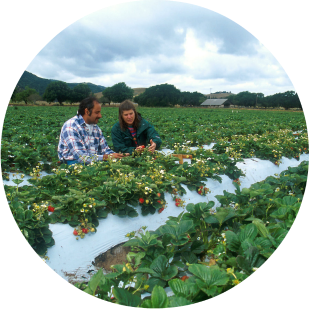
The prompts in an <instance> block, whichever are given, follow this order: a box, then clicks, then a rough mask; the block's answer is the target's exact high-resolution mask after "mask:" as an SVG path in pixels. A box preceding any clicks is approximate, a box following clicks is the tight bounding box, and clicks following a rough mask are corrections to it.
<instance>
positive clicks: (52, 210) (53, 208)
mask: <svg viewBox="0 0 309 309" xmlns="http://www.w3.org/2000/svg"><path fill="white" fill-rule="evenodd" d="M47 210H48V211H50V212H54V211H55V207H52V206H48V208H47Z"/></svg>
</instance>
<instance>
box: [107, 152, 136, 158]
mask: <svg viewBox="0 0 309 309" xmlns="http://www.w3.org/2000/svg"><path fill="white" fill-rule="evenodd" d="M129 155H130V154H129V153H125V154H122V153H117V152H113V153H111V154H108V155H104V156H103V160H107V159H108V158H109V157H110V158H115V159H121V158H123V157H127V156H129Z"/></svg>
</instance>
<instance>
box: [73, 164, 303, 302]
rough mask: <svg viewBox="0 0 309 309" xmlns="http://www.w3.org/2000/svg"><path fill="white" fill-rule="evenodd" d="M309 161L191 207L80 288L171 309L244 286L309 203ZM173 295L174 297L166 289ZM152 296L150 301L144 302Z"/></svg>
mask: <svg viewBox="0 0 309 309" xmlns="http://www.w3.org/2000/svg"><path fill="white" fill-rule="evenodd" d="M307 173H308V162H302V163H301V164H300V165H299V166H298V167H295V168H288V170H286V171H283V172H282V173H281V174H280V175H279V176H276V177H273V176H271V177H268V178H266V179H265V180H264V181H262V182H259V183H256V184H254V185H252V186H251V187H250V188H245V189H242V190H240V189H239V186H238V184H235V187H236V190H235V193H234V194H232V193H227V192H224V195H222V196H216V197H217V199H218V200H219V201H220V202H221V207H218V208H217V209H216V211H213V209H212V207H213V205H214V203H213V202H209V203H198V204H195V205H194V204H188V205H187V207H186V210H187V212H182V213H181V214H180V215H179V216H178V217H169V220H168V221H167V222H166V223H165V224H164V225H162V226H160V227H159V228H158V229H157V230H156V231H144V232H141V233H140V234H138V235H134V232H132V233H130V234H128V237H129V238H130V239H129V240H128V241H127V242H126V243H125V244H124V246H129V247H130V252H129V253H128V255H127V262H126V263H123V264H117V265H114V266H113V267H112V272H111V273H108V274H105V275H104V274H103V271H102V269H100V270H99V271H98V272H97V273H96V274H95V275H93V276H92V278H91V279H90V281H89V282H84V283H78V284H76V286H77V287H78V288H79V289H81V290H83V291H85V292H87V293H89V294H91V295H93V296H96V297H98V298H100V299H103V300H105V301H109V302H113V303H118V304H121V305H126V306H133V307H143V308H167V307H177V306H184V305H189V304H193V303H197V302H200V301H204V300H207V299H209V298H212V297H215V296H217V295H219V294H221V293H223V292H225V291H227V290H229V289H231V288H232V287H234V286H235V285H237V284H239V283H241V282H242V281H244V280H245V279H246V278H247V277H248V276H250V275H251V274H252V273H253V272H255V271H257V270H258V268H259V267H261V266H262V265H263V263H265V261H266V260H267V259H268V258H269V257H270V256H271V255H272V253H273V252H274V251H275V250H276V249H277V247H278V246H279V245H280V244H281V242H282V241H283V239H284V238H285V236H286V234H287V233H288V231H289V230H290V228H291V226H292V224H293V222H294V220H295V217H296V215H297V213H298V210H299V208H300V205H301V201H302V198H303V194H304V190H305V186H306V181H307ZM166 287H169V288H170V289H171V290H172V294H173V295H172V296H169V297H168V296H167V294H166V291H165V288H166ZM145 296H146V297H145Z"/></svg>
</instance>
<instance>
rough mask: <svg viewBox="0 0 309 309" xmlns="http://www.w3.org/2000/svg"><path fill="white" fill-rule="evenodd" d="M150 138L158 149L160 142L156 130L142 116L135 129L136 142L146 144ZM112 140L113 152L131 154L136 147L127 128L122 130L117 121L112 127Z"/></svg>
mask: <svg viewBox="0 0 309 309" xmlns="http://www.w3.org/2000/svg"><path fill="white" fill-rule="evenodd" d="M151 139H152V140H153V142H154V143H156V144H157V146H156V149H158V148H159V147H160V145H161V143H162V141H161V139H160V136H159V134H158V132H157V131H156V130H155V128H154V127H153V126H152V125H151V124H150V123H149V122H148V121H146V120H145V119H143V118H142V120H141V122H140V126H139V127H138V128H137V131H136V140H137V143H138V145H139V146H141V145H144V146H147V145H148V144H149V141H150V140H151ZM112 140H113V145H114V150H115V152H121V153H129V154H132V152H133V151H134V149H135V148H136V145H135V142H134V141H133V138H132V135H131V133H130V131H129V129H125V130H124V131H122V130H121V128H120V125H119V121H117V123H115V124H114V126H113V127H112Z"/></svg>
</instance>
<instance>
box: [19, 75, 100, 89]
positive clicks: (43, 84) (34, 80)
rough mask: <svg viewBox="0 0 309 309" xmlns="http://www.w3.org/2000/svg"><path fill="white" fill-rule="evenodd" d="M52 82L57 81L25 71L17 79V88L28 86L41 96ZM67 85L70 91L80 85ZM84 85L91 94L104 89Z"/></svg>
mask: <svg viewBox="0 0 309 309" xmlns="http://www.w3.org/2000/svg"><path fill="white" fill-rule="evenodd" d="M54 81H57V80H54V79H46V78H41V77H38V76H36V75H34V74H32V73H30V72H28V71H25V72H24V73H23V75H22V76H21V78H20V79H19V81H18V83H17V86H18V87H20V88H22V89H25V88H26V86H28V87H29V88H33V89H35V90H36V91H37V92H38V93H39V94H40V95H43V94H44V92H45V89H46V88H47V86H48V85H49V84H50V83H51V82H54ZM67 84H68V86H69V87H70V88H71V89H73V88H74V87H75V86H76V85H78V84H81V83H67ZM85 84H87V85H88V86H89V88H90V90H91V92H92V93H96V92H102V91H103V90H104V89H105V88H106V87H104V86H99V85H95V84H92V83H85Z"/></svg>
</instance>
